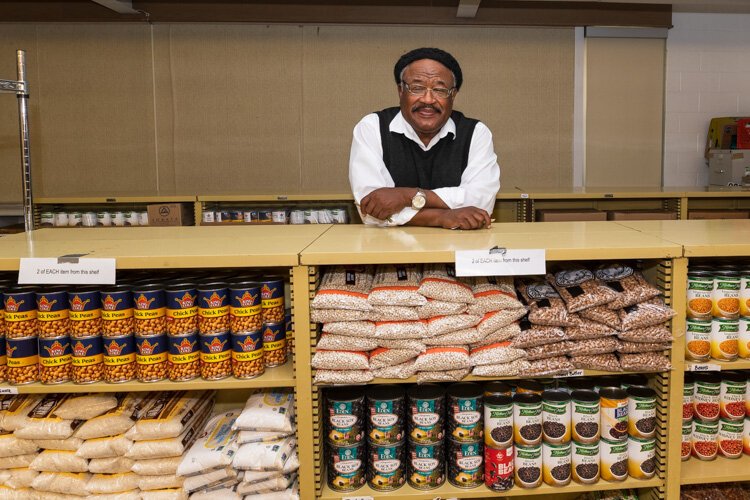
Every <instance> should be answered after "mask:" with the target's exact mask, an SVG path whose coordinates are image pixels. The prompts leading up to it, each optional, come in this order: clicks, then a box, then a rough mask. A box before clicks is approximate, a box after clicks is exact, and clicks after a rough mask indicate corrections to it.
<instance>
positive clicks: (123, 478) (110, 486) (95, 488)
mask: <svg viewBox="0 0 750 500" xmlns="http://www.w3.org/2000/svg"><path fill="white" fill-rule="evenodd" d="M135 488H138V475H137V474H133V473H132V472H126V473H124V474H94V475H92V476H91V478H89V482H88V483H87V484H86V490H87V491H88V492H89V493H91V494H93V495H106V494H112V493H120V492H123V491H130V490H133V489H135Z"/></svg>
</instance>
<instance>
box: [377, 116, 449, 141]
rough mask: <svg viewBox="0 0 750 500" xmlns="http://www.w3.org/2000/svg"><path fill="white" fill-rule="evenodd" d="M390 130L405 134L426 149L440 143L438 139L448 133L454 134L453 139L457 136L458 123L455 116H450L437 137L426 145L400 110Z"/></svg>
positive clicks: (389, 127) (392, 121)
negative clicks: (454, 119) (454, 118)
mask: <svg viewBox="0 0 750 500" xmlns="http://www.w3.org/2000/svg"><path fill="white" fill-rule="evenodd" d="M388 130H390V131H391V132H395V133H397V134H403V135H405V136H406V137H407V138H409V139H411V140H412V141H414V142H416V143H417V144H419V147H421V148H422V149H423V150H424V151H427V150H429V149H430V148H432V147H433V146H434V145H435V144H437V143H438V141H440V139H442V138H443V137H445V136H447V135H448V134H453V139H455V138H456V124H455V122H454V121H453V118H448V121H447V122H445V125H443V128H441V129H440V132H438V133H437V134H436V135H435V137H433V138H432V139H431V140H430V143H429V144H428V145H427V146H425V145H424V143H423V142H422V139H420V138H419V136H418V135H417V133H416V132H415V131H414V128H412V126H411V125H409V122H407V121H406V120H405V119H404V115H403V114H402V113H401V111H399V112H398V114H397V115H396V116H395V117H394V118H393V120H391V123H390V125H389V126H388Z"/></svg>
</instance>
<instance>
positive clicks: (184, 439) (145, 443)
mask: <svg viewBox="0 0 750 500" xmlns="http://www.w3.org/2000/svg"><path fill="white" fill-rule="evenodd" d="M210 414H211V412H210V411H209V410H208V409H206V410H204V411H203V412H201V413H200V414H199V415H198V417H197V418H196V419H195V420H193V421H192V423H191V425H190V427H187V428H186V429H185V430H184V431H183V432H182V434H180V435H179V436H177V437H173V438H161V439H145V440H142V441H135V442H133V444H132V445H131V446H130V449H128V451H127V452H126V453H125V455H124V456H125V457H126V458H130V459H132V460H152V459H155V458H169V457H176V456H181V455H182V454H183V453H185V451H186V450H187V449H188V448H190V446H191V445H192V444H193V442H194V441H195V439H196V437H197V436H198V434H199V433H200V431H201V429H203V426H204V425H205V423H206V421H207V420H208V417H209V416H210Z"/></svg>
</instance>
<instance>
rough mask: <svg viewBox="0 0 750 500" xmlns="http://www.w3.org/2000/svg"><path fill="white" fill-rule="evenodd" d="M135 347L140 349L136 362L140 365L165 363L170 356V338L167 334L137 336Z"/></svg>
mask: <svg viewBox="0 0 750 500" xmlns="http://www.w3.org/2000/svg"><path fill="white" fill-rule="evenodd" d="M135 347H136V349H137V350H138V353H137V354H136V356H135V362H136V363H138V364H139V365H156V364H159V363H164V362H165V361H167V358H168V357H169V340H168V339H167V335H166V334H161V335H152V336H136V338H135Z"/></svg>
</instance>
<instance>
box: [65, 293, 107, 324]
mask: <svg viewBox="0 0 750 500" xmlns="http://www.w3.org/2000/svg"><path fill="white" fill-rule="evenodd" d="M68 307H69V308H70V309H69V312H68V315H69V317H70V320H71V321H86V320H92V319H99V318H101V317H102V303H101V299H100V298H99V292H98V291H95V290H94V291H90V292H76V293H74V294H70V295H68Z"/></svg>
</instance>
